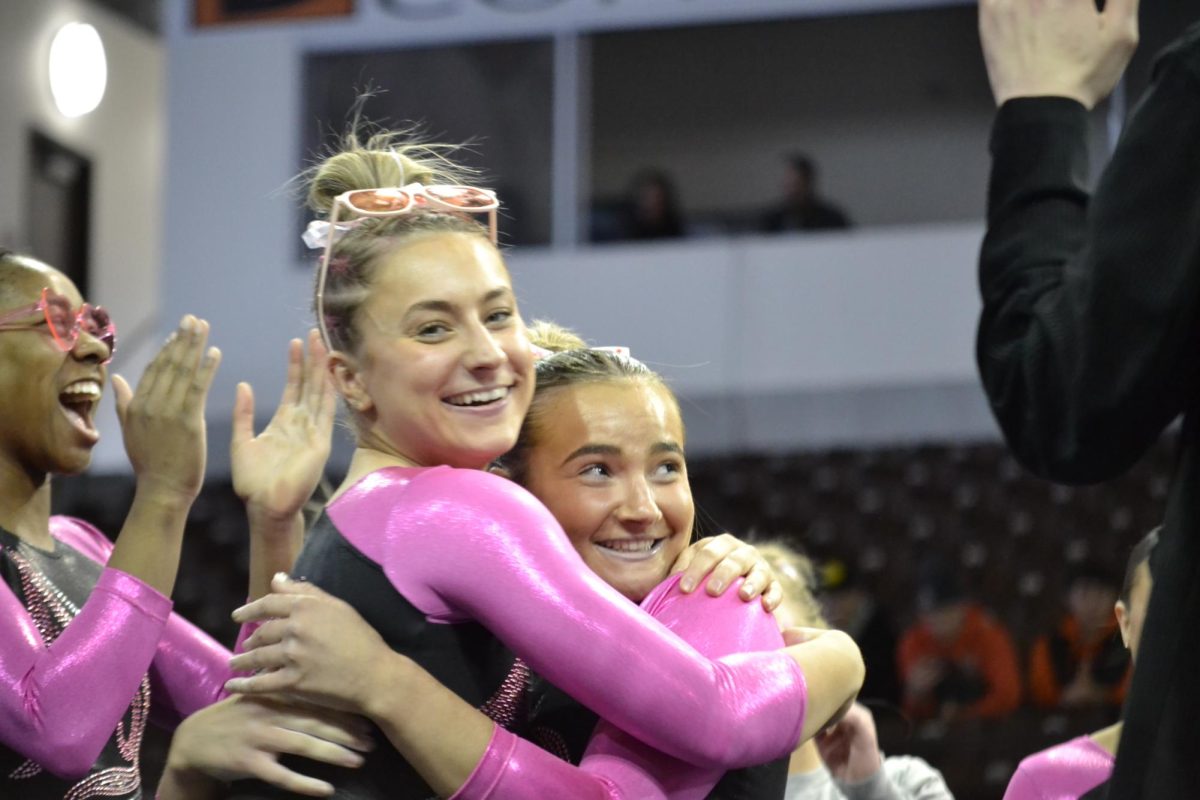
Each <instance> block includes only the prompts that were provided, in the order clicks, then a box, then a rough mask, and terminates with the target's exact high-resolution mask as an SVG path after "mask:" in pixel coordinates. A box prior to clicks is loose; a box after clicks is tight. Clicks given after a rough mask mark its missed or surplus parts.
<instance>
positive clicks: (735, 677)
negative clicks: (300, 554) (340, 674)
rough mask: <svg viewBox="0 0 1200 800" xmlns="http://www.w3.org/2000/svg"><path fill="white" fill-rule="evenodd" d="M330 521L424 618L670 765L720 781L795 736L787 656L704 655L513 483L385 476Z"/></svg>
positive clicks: (793, 679) (345, 498) (462, 473)
mask: <svg viewBox="0 0 1200 800" xmlns="http://www.w3.org/2000/svg"><path fill="white" fill-rule="evenodd" d="M328 513H329V516H330V518H331V520H332V521H333V523H334V524H335V525H336V526H337V528H338V530H339V531H340V532H341V533H342V535H343V536H344V537H345V538H346V539H347V540H348V541H350V542H351V543H352V544H353V545H354V546H355V547H357V548H358V549H359V550H360V551H361V552H363V553H364V554H365V555H366V556H367V557H369V558H371V559H372V560H374V561H375V562H376V563H378V564H379V565H380V566H381V567H382V568H383V570H384V572H385V574H386V575H387V576H388V578H389V580H390V581H391V582H392V585H393V586H394V587H395V588H396V589H397V590H398V591H399V592H400V593H401V594H402V595H403V596H404V597H405V598H406V599H407V600H408V601H409V602H410V603H412V604H413V605H414V606H416V607H417V608H418V609H420V610H421V611H422V612H423V613H424V614H425V615H426V616H427V617H428V618H429V619H430V620H432V621H435V622H447V623H453V622H460V621H465V620H468V619H475V620H478V621H479V622H481V623H482V624H483V625H485V626H486V627H487V628H488V629H489V630H491V631H492V633H494V634H495V635H496V636H497V637H498V638H499V639H500V640H501V641H502V642H504V643H505V645H506V646H508V647H509V648H510V649H512V650H513V651H514V652H515V653H517V654H518V655H519V656H520V657H521V658H522V659H524V660H525V661H526V662H527V663H528V664H529V666H530V667H531V668H532V669H533V670H534V671H536V672H538V673H539V674H541V675H542V676H543V677H545V678H546V679H547V680H548V681H550V682H551V683H552V684H554V685H555V686H557V687H559V688H560V689H562V690H563V691H565V692H567V693H568V694H570V695H571V696H573V697H574V698H575V699H576V700H578V701H579V702H581V703H583V704H584V705H586V706H588V707H589V708H591V709H592V710H593V711H595V712H596V713H597V714H599V715H600V716H601V717H602V718H603V719H606V720H608V721H609V722H611V723H612V724H614V725H616V726H617V727H619V728H621V729H623V730H625V731H627V732H628V733H630V734H631V735H632V736H634V737H636V738H637V739H638V740H641V741H643V742H646V743H648V744H650V745H651V746H653V747H655V748H658V749H660V750H662V751H664V752H666V753H668V754H670V755H671V756H674V757H676V758H680V759H683V760H685V761H688V762H690V763H693V764H703V765H705V766H707V767H709V768H719V769H722V770H724V769H730V768H734V767H740V766H745V765H750V764H761V763H764V762H767V761H771V760H773V759H776V758H779V757H782V756H783V755H785V754H787V753H789V752H790V751H791V750H792V748H793V747H794V746H795V745H796V743H797V741H798V739H799V736H800V730H801V727H802V723H803V719H804V709H805V698H806V692H805V684H804V678H803V675H802V674H801V672H800V669H799V667H798V666H797V665H796V663H795V662H794V661H793V660H792V659H791V658H790V657H789V656H788V655H787V654H786V653H782V652H770V653H752V654H744V653H742V654H736V655H729V656H725V657H722V658H719V659H715V660H714V659H710V658H706V657H704V656H702V655H701V654H699V653H698V652H696V650H695V649H694V648H693V647H690V646H689V645H687V644H686V643H685V642H683V641H682V640H681V639H680V638H679V637H678V636H676V635H675V634H673V633H671V632H670V631H668V630H667V629H666V628H665V627H663V625H662V624H661V623H659V622H657V621H655V620H654V619H652V618H651V617H650V616H649V615H648V614H646V613H645V612H643V611H641V610H640V609H638V608H637V607H635V606H633V605H632V604H631V603H629V602H628V601H627V600H625V599H624V598H623V597H621V595H619V594H618V593H617V592H616V591H615V590H614V589H612V588H611V587H610V586H608V585H607V584H606V583H604V581H602V580H601V579H600V578H598V577H597V576H596V575H595V574H594V573H593V572H592V571H591V570H589V569H588V568H587V567H586V566H585V565H584V563H583V561H582V560H581V559H580V558H579V555H578V554H577V553H576V552H575V551H574V549H573V548H572V547H571V545H570V543H569V542H568V541H567V538H566V535H565V534H564V533H563V532H562V528H561V527H559V525H558V523H557V522H556V521H555V520H554V518H553V517H552V516H551V515H550V513H549V512H548V511H547V510H546V509H545V507H544V506H542V505H541V503H539V502H538V501H537V500H536V499H535V498H534V497H533V495H531V494H529V493H528V492H526V491H525V490H524V489H522V488H520V487H519V486H517V485H516V484H514V483H512V482H510V481H507V480H504V479H503V478H498V477H496V476H494V475H488V474H487V473H484V472H481V471H477V470H458V469H450V468H448V467H439V468H433V469H427V470H412V469H401V468H391V469H385V470H380V471H378V472H375V473H373V474H371V475H369V476H367V477H366V478H364V479H363V480H362V481H360V482H359V483H358V484H356V485H355V486H354V487H352V488H351V489H350V490H349V491H348V492H346V493H345V494H344V495H342V497H340V498H339V499H338V500H337V501H335V502H334V503H332V504H331V505H330V506H329V508H328ZM493 745H494V746H496V747H503V742H493Z"/></svg>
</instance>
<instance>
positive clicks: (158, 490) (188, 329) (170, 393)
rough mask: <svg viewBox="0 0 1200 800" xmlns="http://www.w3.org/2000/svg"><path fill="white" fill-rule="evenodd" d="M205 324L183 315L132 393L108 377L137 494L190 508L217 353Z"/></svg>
mask: <svg viewBox="0 0 1200 800" xmlns="http://www.w3.org/2000/svg"><path fill="white" fill-rule="evenodd" d="M207 343H208V323H207V322H205V321H204V320H202V319H197V318H196V317H193V316H192V315H191V314H188V315H187V316H185V317H184V318H183V320H182V321H181V322H180V323H179V328H178V329H176V331H175V332H174V333H172V334H171V337H170V338H169V339H167V342H166V344H164V345H163V347H162V349H161V350H159V351H158V355H156V356H155V357H154V359H153V360H152V361H151V362H150V364H149V366H147V367H146V371H145V372H144V373H142V377H141V380H139V381H138V386H137V391H136V392H134V391H133V390H132V389H131V388H130V387H129V384H128V383H127V382H126V381H125V379H124V378H122V377H121V376H120V375H114V376H113V378H112V382H113V390H114V391H115V393H116V401H117V417H118V419H119V420H120V421H121V433H122V434H123V436H124V439H125V452H126V453H127V454H128V455H129V463H130V464H131V465H132V466H133V471H134V474H135V475H136V476H137V487H138V493H139V494H141V495H143V497H146V496H153V498H154V499H155V500H158V501H161V502H164V503H166V504H174V505H182V506H184V507H190V506H191V503H192V501H194V500H195V499H196V495H198V494H199V493H200V487H201V485H202V484H203V483H204V465H205V455H206V453H207V445H206V440H205V426H204V405H205V401H206V400H207V398H208V389H209V387H210V386H211V385H212V379H213V374H214V373H215V372H216V370H217V365H218V364H219V363H220V361H221V351H219V350H217V348H215V347H207Z"/></svg>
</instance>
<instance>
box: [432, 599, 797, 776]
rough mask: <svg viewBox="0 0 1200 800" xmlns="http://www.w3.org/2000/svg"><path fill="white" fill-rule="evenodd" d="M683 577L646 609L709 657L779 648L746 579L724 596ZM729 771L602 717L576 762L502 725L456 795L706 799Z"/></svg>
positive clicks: (774, 630)
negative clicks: (747, 598) (667, 749)
mask: <svg viewBox="0 0 1200 800" xmlns="http://www.w3.org/2000/svg"><path fill="white" fill-rule="evenodd" d="M680 577H681V576H679V575H676V576H675V577H672V578H670V579H668V580H666V581H664V582H663V583H661V584H660V585H659V586H658V587H656V588H655V589H654V591H653V592H651V593H650V595H649V596H647V597H646V599H645V600H644V601H643V602H642V608H643V609H644V610H646V611H647V612H649V613H650V614H651V615H652V616H653V617H654V618H655V619H657V620H658V621H659V622H661V623H663V624H664V625H666V626H667V628H668V629H670V630H671V631H672V632H674V633H676V634H678V635H679V636H680V637H681V638H682V639H683V640H684V641H686V642H688V643H689V644H691V645H692V646H694V647H695V648H696V649H697V650H698V651H699V652H700V653H701V654H702V655H705V656H710V657H718V656H723V655H729V654H731V653H748V652H758V651H767V650H777V649H779V648H780V647H782V646H783V637H782V636H781V635H780V633H779V628H778V627H777V626H776V624H775V618H774V617H772V616H771V615H770V614H768V613H767V612H765V611H763V609H762V605H761V604H760V603H758V602H750V603H745V602H742V600H741V599H740V598H739V597H738V595H737V586H738V585H739V584H740V580H739V581H738V582H737V583H735V584H734V585H733V586H732V587H730V589H729V590H728V591H726V592H725V593H724V594H723V595H721V596H720V597H709V596H708V595H707V594H705V593H704V592H694V593H692V594H684V593H683V592H681V591H679V588H678V584H679V579H680ZM723 772H724V770H722V769H720V768H713V767H697V766H694V765H692V764H688V763H686V762H684V761H680V760H678V759H675V758H672V757H671V756H668V755H666V754H665V753H662V752H660V751H658V750H655V749H653V748H651V747H649V746H648V745H645V744H643V743H642V742H639V741H638V740H637V739H635V738H633V737H632V736H630V735H629V734H627V733H625V732H624V731H622V730H620V729H619V728H617V727H616V726H615V725H613V724H612V723H611V722H608V721H607V720H601V721H600V723H599V725H597V727H596V732H595V734H594V735H593V736H592V739H591V742H590V743H589V745H588V749H587V752H586V753H585V754H584V757H583V762H582V763H581V764H580V765H579V766H578V767H575V766H572V765H571V764H568V763H566V762H564V761H561V760H559V759H558V758H555V757H554V756H552V755H550V754H549V753H547V752H545V751H544V750H542V749H540V748H539V747H537V746H535V745H533V744H531V743H529V742H527V741H525V740H523V739H520V738H518V737H516V736H515V735H513V734H512V733H510V732H509V731H506V730H505V729H504V728H501V727H500V726H499V725H497V726H496V728H495V731H494V733H493V740H492V746H491V747H489V749H488V751H487V753H486V755H485V757H484V759H483V760H482V761H480V763H479V764H478V766H477V767H476V769H475V772H474V773H472V775H471V777H470V779H468V781H467V782H466V783H465V784H464V785H463V786H462V787H461V788H460V789H459V791H458V792H457V793H456V794H455V795H454V797H453V798H452V800H537V799H538V798H545V797H572V798H581V800H592V799H593V798H594V800H666V799H669V800H700V799H701V798H704V797H707V796H708V793H709V792H710V791H711V790H712V788H713V786H715V785H716V783H717V781H718V780H720V778H721V775H722V773H723Z"/></svg>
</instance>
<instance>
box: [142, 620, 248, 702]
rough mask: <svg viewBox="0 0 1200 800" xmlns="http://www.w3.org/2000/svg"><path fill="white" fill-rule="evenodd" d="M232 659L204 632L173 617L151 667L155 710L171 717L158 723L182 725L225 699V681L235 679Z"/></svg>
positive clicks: (227, 651) (228, 653) (168, 622)
mask: <svg viewBox="0 0 1200 800" xmlns="http://www.w3.org/2000/svg"><path fill="white" fill-rule="evenodd" d="M231 655H232V654H231V653H230V652H229V650H228V649H226V648H225V647H223V646H221V645H220V644H219V643H218V642H217V641H216V640H215V639H213V638H212V637H211V636H209V635H208V634H206V633H205V632H204V631H202V630H200V629H199V628H197V627H196V626H195V625H193V624H192V623H190V622H188V621H187V620H185V619H184V618H183V617H181V616H179V615H178V614H171V616H170V618H169V619H168V620H167V624H166V626H165V627H164V629H163V633H162V638H161V639H160V641H159V644H158V650H157V652H156V653H155V656H154V663H153V664H152V665H151V667H150V680H151V682H152V684H151V685H152V688H153V691H152V692H151V697H152V698H154V704H155V707H156V709H161V710H162V711H163V712H165V713H169V715H170V716H169V718H168V719H162V718H156V720H155V721H156V722H160V723H162V722H166V723H168V724H171V725H174V724H178V723H179V722H181V721H182V720H183V719H185V718H186V717H188V716H190V715H192V714H194V713H195V712H197V711H199V710H200V709H202V708H204V707H205V706H209V705H212V704H213V703H215V702H217V701H218V700H220V699H221V698H222V697H224V696H225V681H226V680H228V679H229V678H232V677H233V671H232V670H230V669H229V658H230V656H231Z"/></svg>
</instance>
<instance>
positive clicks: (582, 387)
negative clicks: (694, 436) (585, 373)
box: [543, 378, 683, 451]
mask: <svg viewBox="0 0 1200 800" xmlns="http://www.w3.org/2000/svg"><path fill="white" fill-rule="evenodd" d="M545 418H546V419H547V420H549V424H548V425H547V431H546V435H545V436H543V443H545V444H550V443H551V441H553V442H554V443H555V444H556V445H557V446H559V447H562V448H566V449H574V448H575V447H578V446H580V445H583V444H587V443H591V444H616V445H619V446H621V447H622V449H628V450H631V451H638V450H641V449H644V448H647V447H650V446H652V445H655V444H659V443H660V442H673V443H675V444H678V445H680V446H682V445H683V422H682V420H681V419H680V418H679V408H678V407H677V406H676V404H675V401H674V398H673V397H672V396H671V394H670V392H669V391H668V390H667V389H666V387H664V386H662V385H660V384H658V383H657V382H648V381H642V380H636V379H635V380H627V379H624V378H618V379H615V380H612V381H603V382H597V383H583V384H577V385H575V386H568V387H565V388H563V389H559V390H557V391H556V392H554V394H553V396H552V397H551V398H550V405H549V406H548V407H547V408H546V411H545Z"/></svg>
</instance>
